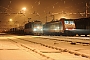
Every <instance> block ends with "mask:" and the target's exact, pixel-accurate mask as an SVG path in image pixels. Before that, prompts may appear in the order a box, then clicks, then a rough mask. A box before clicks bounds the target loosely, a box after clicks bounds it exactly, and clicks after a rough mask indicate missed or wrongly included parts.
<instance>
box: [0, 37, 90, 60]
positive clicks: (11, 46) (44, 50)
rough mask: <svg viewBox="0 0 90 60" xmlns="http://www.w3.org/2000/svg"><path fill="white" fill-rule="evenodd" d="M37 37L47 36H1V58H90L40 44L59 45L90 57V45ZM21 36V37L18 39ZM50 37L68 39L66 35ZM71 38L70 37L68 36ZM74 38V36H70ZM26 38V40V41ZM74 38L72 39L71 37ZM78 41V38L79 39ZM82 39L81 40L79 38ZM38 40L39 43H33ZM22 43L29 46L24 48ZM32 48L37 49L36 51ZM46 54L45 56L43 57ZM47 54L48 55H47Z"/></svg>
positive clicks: (67, 59) (58, 59) (7, 59)
mask: <svg viewBox="0 0 90 60" xmlns="http://www.w3.org/2000/svg"><path fill="white" fill-rule="evenodd" d="M37 37H45V38H47V37H46V36H29V35H28V36H6V37H5V36H4V37H3V36H1V37H0V60H53V59H54V60H90V58H86V57H82V56H81V55H80V56H78V55H77V54H76V55H75V54H70V53H69V52H62V51H60V50H56V49H51V48H48V47H45V46H42V45H40V43H42V44H45V45H47V46H52V47H57V48H60V49H67V50H69V51H72V52H76V53H80V54H85V55H87V56H89V57H90V45H88V46H83V45H78V44H77V45H72V44H70V43H69V42H68V43H67V42H64V41H55V40H49V39H42V38H37ZM18 38H19V39H18ZM48 38H57V39H66V38H65V37H53V36H49V37H48ZM67 38H69V37H67ZM70 38H74V37H70ZM24 40H26V41H24ZM70 40H72V39H70ZM77 41H78V40H77ZM79 41H81V40H79ZM32 42H37V43H32ZM21 45H25V46H27V47H28V49H27V48H24V47H22V46H21ZM32 50H35V51H34V52H33V51H32ZM43 55H44V57H43ZM45 56H46V57H45Z"/></svg>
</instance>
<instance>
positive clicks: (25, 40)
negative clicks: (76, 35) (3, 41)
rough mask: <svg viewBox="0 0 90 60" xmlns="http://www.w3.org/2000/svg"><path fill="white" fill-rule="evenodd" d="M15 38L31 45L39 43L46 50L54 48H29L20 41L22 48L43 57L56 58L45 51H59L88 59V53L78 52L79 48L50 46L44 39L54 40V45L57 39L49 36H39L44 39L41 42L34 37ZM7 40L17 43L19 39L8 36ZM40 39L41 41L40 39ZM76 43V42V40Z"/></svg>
mask: <svg viewBox="0 0 90 60" xmlns="http://www.w3.org/2000/svg"><path fill="white" fill-rule="evenodd" d="M14 38H15V39H17V40H20V41H24V42H28V43H29V44H33V46H36V45H39V46H41V47H44V48H46V49H47V50H48V49H51V50H55V51H53V52H52V51H42V50H40V49H37V48H35V47H34V48H31V47H30V46H27V45H26V44H24V43H20V45H21V46H22V47H24V48H26V49H29V50H30V51H33V52H35V53H37V54H39V55H41V56H43V57H45V58H47V59H50V60H56V59H54V58H52V57H49V56H48V55H46V54H45V53H56V54H57V53H59V54H61V53H68V54H70V55H74V56H79V57H82V58H83V57H84V58H87V59H90V55H87V54H83V53H79V52H77V51H78V50H79V49H76V50H75V51H72V50H70V49H67V48H60V47H58V46H52V45H49V44H46V43H45V42H44V41H46V40H47V41H51V40H52V41H54V42H53V43H54V45H58V43H55V41H56V40H57V39H49V38H40V39H42V40H44V41H43V43H42V42H39V41H38V42H37V41H36V39H37V38H36V39H34V40H30V38H29V39H23V38H18V37H14ZM8 39H9V40H11V41H13V42H15V43H18V42H19V41H17V40H13V39H11V38H8ZM42 40H41V41H42ZM57 41H60V42H62V41H63V42H72V41H66V40H57ZM77 43H78V42H77ZM73 44H74V43H72V44H71V45H73ZM80 44H82V43H81V42H80ZM87 46H89V45H87Z"/></svg>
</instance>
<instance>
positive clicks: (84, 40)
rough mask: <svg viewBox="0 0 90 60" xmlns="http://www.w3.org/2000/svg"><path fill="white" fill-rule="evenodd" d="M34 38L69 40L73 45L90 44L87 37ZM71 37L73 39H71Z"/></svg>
mask: <svg viewBox="0 0 90 60" xmlns="http://www.w3.org/2000/svg"><path fill="white" fill-rule="evenodd" d="M36 38H42V39H49V40H54V41H57V42H58V41H63V42H67V43H68V42H69V43H70V44H74V45H79V44H80V45H83V46H89V45H90V40H89V39H80V38H65V37H64V39H63V38H58V37H55V38H49V37H36ZM72 39H73V40H72Z"/></svg>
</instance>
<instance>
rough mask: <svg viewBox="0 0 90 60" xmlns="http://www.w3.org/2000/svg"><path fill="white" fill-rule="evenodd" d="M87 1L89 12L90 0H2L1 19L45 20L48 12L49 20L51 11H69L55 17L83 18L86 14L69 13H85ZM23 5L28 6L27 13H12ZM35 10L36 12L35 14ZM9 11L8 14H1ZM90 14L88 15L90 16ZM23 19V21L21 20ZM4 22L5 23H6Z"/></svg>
mask: <svg viewBox="0 0 90 60" xmlns="http://www.w3.org/2000/svg"><path fill="white" fill-rule="evenodd" d="M86 3H88V12H89V11H90V1H89V0H0V21H1V22H4V23H5V24H7V23H6V22H7V21H8V20H9V19H10V18H12V19H13V21H14V22H15V21H18V23H23V22H24V21H27V20H28V18H32V19H31V21H33V20H40V21H42V22H45V17H46V13H47V16H48V21H51V20H52V17H51V16H50V14H48V13H49V12H51V13H62V12H64V13H67V14H56V15H55V19H60V18H61V17H62V16H64V17H67V18H81V17H85V14H83V15H80V14H76V15H70V14H68V13H79V12H80V13H84V12H85V10H86V7H85V5H86ZM23 7H26V9H27V10H26V11H25V14H24V15H22V14H11V13H13V12H15V13H18V12H20V11H21V9H22V8H23ZM21 12H23V11H21ZM34 12H35V14H33V13H34ZM1 13H8V14H1ZM89 16H90V15H88V17H89ZM21 21H22V22H21ZM4 23H3V24H4Z"/></svg>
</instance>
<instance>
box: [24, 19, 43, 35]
mask: <svg viewBox="0 0 90 60" xmlns="http://www.w3.org/2000/svg"><path fill="white" fill-rule="evenodd" d="M24 33H25V34H32V35H42V34H43V25H42V22H41V21H37V20H36V21H33V22H28V23H26V24H25V28H24Z"/></svg>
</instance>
